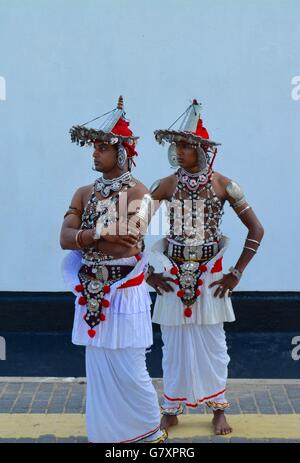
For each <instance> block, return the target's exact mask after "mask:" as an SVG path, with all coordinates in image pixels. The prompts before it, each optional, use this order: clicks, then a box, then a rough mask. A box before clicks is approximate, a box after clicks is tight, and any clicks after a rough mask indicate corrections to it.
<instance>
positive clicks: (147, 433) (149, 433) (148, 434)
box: [120, 425, 160, 444]
mask: <svg viewBox="0 0 300 463" xmlns="http://www.w3.org/2000/svg"><path fill="white" fill-rule="evenodd" d="M159 426H160V425H158V426H157V427H156V428H155V429H153V430H152V431H148V432H145V434H141V435H140V436H137V437H135V438H134V439H129V440H123V441H122V442H120V443H121V444H126V443H127V442H133V441H135V440H137V439H142V437H148V436H151V434H154V433H155V432H157V431H158V430H159Z"/></svg>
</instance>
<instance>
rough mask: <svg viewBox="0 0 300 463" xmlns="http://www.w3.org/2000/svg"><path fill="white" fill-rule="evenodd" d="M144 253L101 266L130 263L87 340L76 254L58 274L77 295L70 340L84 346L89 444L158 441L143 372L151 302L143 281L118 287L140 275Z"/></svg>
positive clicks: (156, 414) (153, 398) (155, 408)
mask: <svg viewBox="0 0 300 463" xmlns="http://www.w3.org/2000/svg"><path fill="white" fill-rule="evenodd" d="M147 262H148V260H147V255H146V254H145V253H144V254H142V255H141V259H140V260H139V261H138V262H137V260H136V258H135V257H128V258H123V259H114V260H111V261H107V262H103V265H132V266H134V267H133V270H132V271H131V272H130V273H129V274H128V275H127V276H126V277H125V278H123V279H122V280H119V281H117V282H115V283H113V284H112V285H111V286H110V292H109V294H107V295H106V299H107V300H109V302H110V306H109V309H107V310H106V314H105V315H106V319H105V321H102V322H101V323H100V324H99V325H97V327H95V331H96V335H95V336H94V337H93V338H91V337H89V336H88V325H87V323H86V322H85V320H84V318H83V315H84V313H85V308H84V307H82V306H80V304H79V303H78V299H79V297H80V294H77V293H76V291H75V290H74V288H75V286H76V285H77V284H78V283H80V282H79V279H78V271H79V269H80V267H81V265H82V262H81V253H80V252H78V251H72V252H71V253H69V254H68V255H67V256H66V258H65V259H64V262H63V276H64V280H65V282H66V283H67V284H68V286H69V288H70V289H71V291H73V292H74V294H75V295H76V296H77V297H76V300H75V315H74V323H73V331H72V342H73V343H74V344H77V345H83V346H86V375H87V403H86V425H87V433H88V440H89V441H90V442H95V443H96V442H112V443H117V442H135V441H138V440H154V439H157V438H159V437H161V435H162V432H161V431H160V429H159V422H160V410H159V404H158V398H157V395H156V392H155V389H154V386H153V384H152V381H151V378H150V376H149V373H148V371H147V368H146V363H145V352H146V348H148V347H150V346H151V345H152V343H153V336H152V325H151V312H150V304H151V299H150V296H149V293H148V290H147V286H146V283H145V281H143V282H142V283H141V284H137V285H136V286H130V287H126V288H120V286H121V285H123V284H124V283H126V282H127V281H128V280H133V279H134V278H137V277H139V275H141V273H142V272H144V271H145V269H146V267H147Z"/></svg>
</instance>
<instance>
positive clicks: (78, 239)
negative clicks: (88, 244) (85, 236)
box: [75, 228, 84, 249]
mask: <svg viewBox="0 0 300 463" xmlns="http://www.w3.org/2000/svg"><path fill="white" fill-rule="evenodd" d="M83 232H84V230H83V229H82V228H81V229H80V230H78V232H77V233H76V236H75V242H76V246H77V248H78V249H82V248H83V246H84V245H83V241H82V233H83Z"/></svg>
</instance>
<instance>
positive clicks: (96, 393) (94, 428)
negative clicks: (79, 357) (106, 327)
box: [86, 346, 161, 443]
mask: <svg viewBox="0 0 300 463" xmlns="http://www.w3.org/2000/svg"><path fill="white" fill-rule="evenodd" d="M86 376H87V399H86V426H87V434H88V440H89V442H92V443H99V442H110V443H117V442H135V441H138V440H141V439H145V440H147V439H149V440H153V439H155V438H157V437H159V436H160V435H161V431H160V430H159V425H160V409H159V403H158V398H157V394H156V391H155V388H154V386H153V384H152V381H151V378H150V376H149V373H148V371H147V367H146V358H145V349H144V348H126V349H106V348H103V347H95V346H87V347H86Z"/></svg>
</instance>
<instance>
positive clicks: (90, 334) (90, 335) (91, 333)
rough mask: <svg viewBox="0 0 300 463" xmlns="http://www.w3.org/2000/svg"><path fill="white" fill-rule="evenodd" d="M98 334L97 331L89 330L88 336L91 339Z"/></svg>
mask: <svg viewBox="0 0 300 463" xmlns="http://www.w3.org/2000/svg"><path fill="white" fill-rule="evenodd" d="M95 334H96V331H95V330H88V335H89V337H90V338H93V337H94V336H95Z"/></svg>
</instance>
